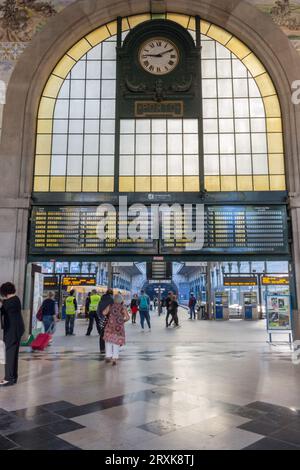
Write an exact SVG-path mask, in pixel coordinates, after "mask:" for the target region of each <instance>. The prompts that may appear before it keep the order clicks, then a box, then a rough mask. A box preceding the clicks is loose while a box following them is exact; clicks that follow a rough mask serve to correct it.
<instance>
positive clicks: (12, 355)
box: [0, 282, 25, 387]
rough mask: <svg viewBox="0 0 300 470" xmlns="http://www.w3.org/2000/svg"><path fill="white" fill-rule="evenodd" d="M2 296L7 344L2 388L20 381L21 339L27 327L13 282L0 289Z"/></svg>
mask: <svg viewBox="0 0 300 470" xmlns="http://www.w3.org/2000/svg"><path fill="white" fill-rule="evenodd" d="M0 295H1V297H3V299H4V301H3V304H2V307H1V328H2V329H3V341H4V343H5V353H6V363H5V377H4V380H2V381H1V382H0V386H1V387H7V386H9V385H15V384H16V383H17V381H18V358H19V348H20V342H21V338H22V336H23V334H24V331H25V327H24V322H23V318H22V313H21V302H20V299H19V297H17V295H16V288H15V286H14V285H13V284H12V283H11V282H6V283H5V284H2V286H1V287H0Z"/></svg>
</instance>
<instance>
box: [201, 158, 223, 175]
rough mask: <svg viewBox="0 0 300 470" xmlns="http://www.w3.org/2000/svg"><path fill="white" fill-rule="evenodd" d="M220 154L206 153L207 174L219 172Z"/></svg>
mask: <svg viewBox="0 0 300 470" xmlns="http://www.w3.org/2000/svg"><path fill="white" fill-rule="evenodd" d="M219 171H220V170H219V156H218V155H205V156H204V173H205V175H218V174H219Z"/></svg>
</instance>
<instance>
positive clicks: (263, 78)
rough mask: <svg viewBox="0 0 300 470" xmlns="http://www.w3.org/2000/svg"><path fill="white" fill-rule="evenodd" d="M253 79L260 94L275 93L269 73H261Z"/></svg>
mask: <svg viewBox="0 0 300 470" xmlns="http://www.w3.org/2000/svg"><path fill="white" fill-rule="evenodd" d="M255 81H256V83H257V86H258V88H259V91H260V93H261V96H270V95H276V90H275V88H274V85H273V82H272V80H271V78H270V76H269V74H267V73H263V74H262V75H260V76H259V77H257V78H256V80H255Z"/></svg>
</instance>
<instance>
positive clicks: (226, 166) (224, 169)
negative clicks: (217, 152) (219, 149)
mask: <svg viewBox="0 0 300 470" xmlns="http://www.w3.org/2000/svg"><path fill="white" fill-rule="evenodd" d="M220 161H221V175H235V174H236V170H235V156H234V155H221V156H220Z"/></svg>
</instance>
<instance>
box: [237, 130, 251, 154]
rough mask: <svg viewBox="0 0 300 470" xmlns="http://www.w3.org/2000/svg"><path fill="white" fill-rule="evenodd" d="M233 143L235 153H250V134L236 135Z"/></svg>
mask: <svg viewBox="0 0 300 470" xmlns="http://www.w3.org/2000/svg"><path fill="white" fill-rule="evenodd" d="M235 143H236V153H250V152H251V143H250V134H236V136H235Z"/></svg>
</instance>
